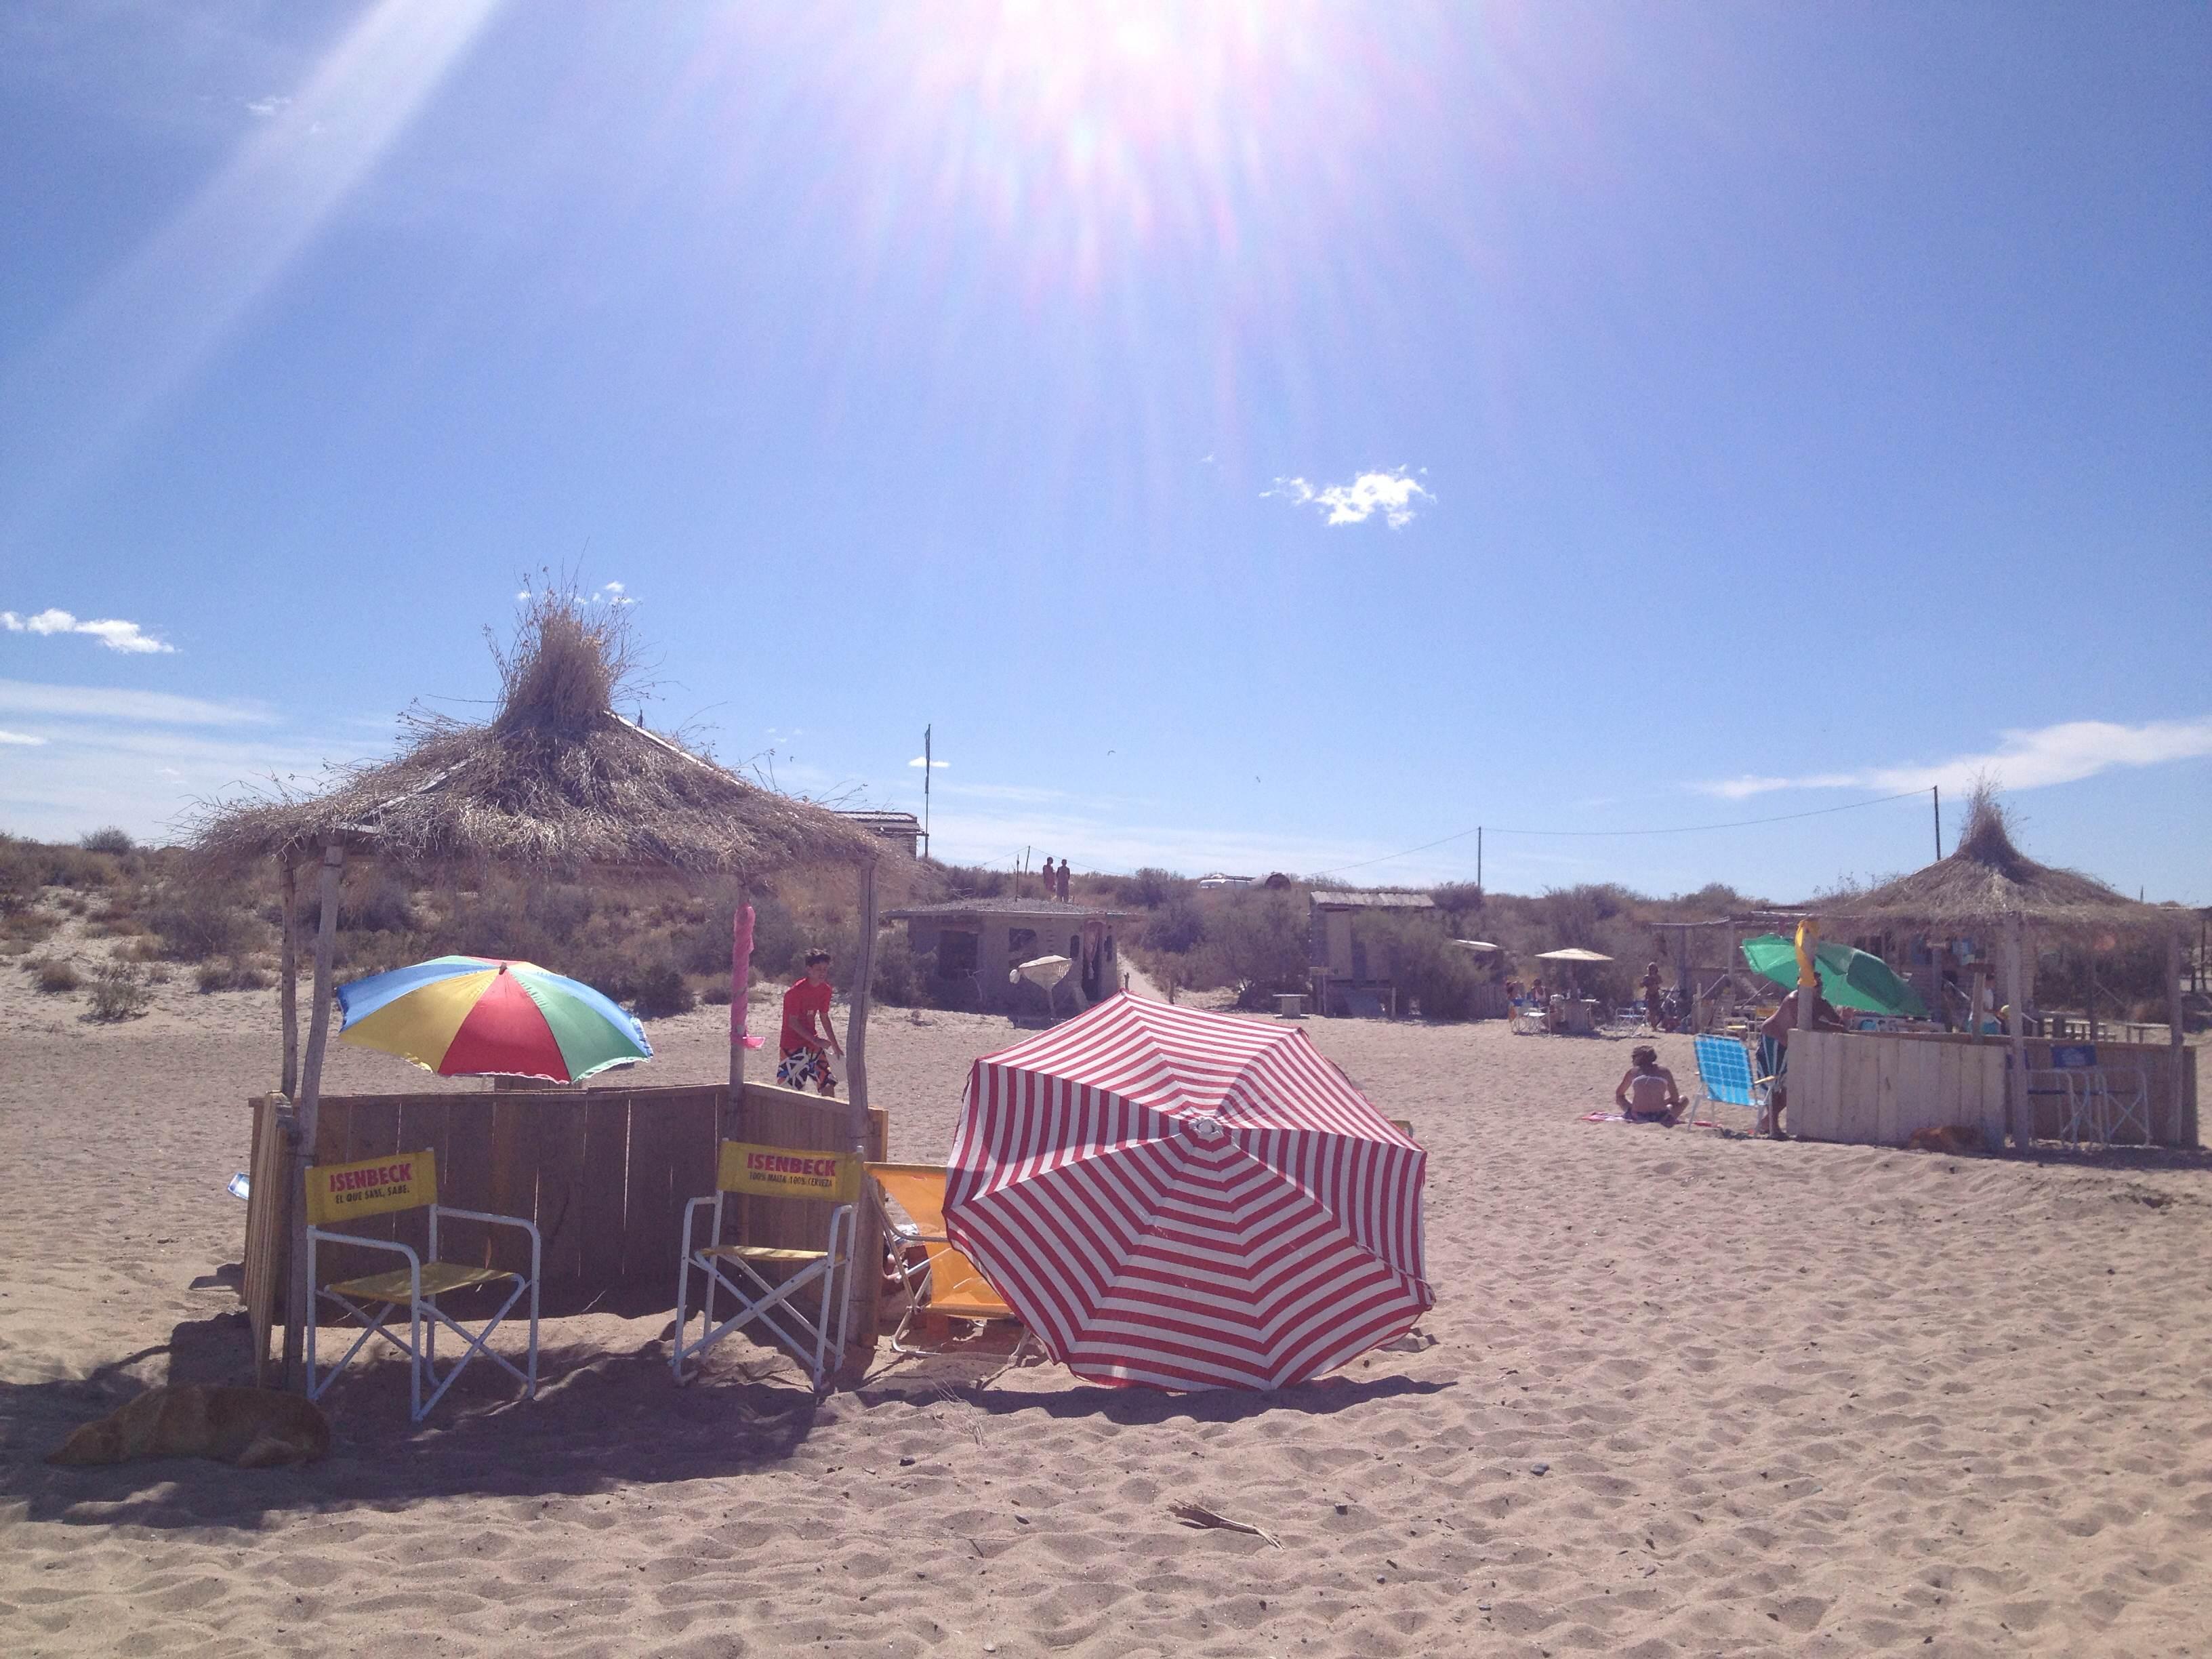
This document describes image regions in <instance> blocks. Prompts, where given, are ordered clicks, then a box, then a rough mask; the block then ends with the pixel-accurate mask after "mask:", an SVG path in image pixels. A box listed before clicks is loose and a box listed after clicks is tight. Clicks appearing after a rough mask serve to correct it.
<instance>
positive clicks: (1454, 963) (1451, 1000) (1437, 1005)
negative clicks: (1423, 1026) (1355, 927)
mask: <svg viewBox="0 0 2212 1659" xmlns="http://www.w3.org/2000/svg"><path fill="white" fill-rule="evenodd" d="M1368 937H1369V946H1368V948H1369V949H1370V951H1376V950H1377V949H1378V947H1379V953H1380V956H1381V957H1382V960H1383V964H1384V966H1385V969H1386V970H1387V971H1388V973H1389V975H1390V978H1391V980H1392V981H1393V982H1394V983H1395V985H1396V986H1397V987H1398V993H1399V998H1400V1003H1401V1007H1403V1006H1407V1005H1408V1004H1410V1005H1412V1006H1415V1007H1418V1009H1419V1012H1420V1015H1421V1018H1424V1019H1472V1018H1474V1005H1475V997H1476V994H1477V990H1478V988H1479V987H1480V986H1481V985H1482V983H1483V977H1484V976H1483V973H1482V970H1481V969H1479V968H1477V967H1476V966H1475V964H1474V960H1473V958H1472V957H1469V956H1468V953H1467V952H1466V951H1462V949H1460V947H1459V946H1458V945H1454V944H1453V943H1452V942H1451V939H1449V937H1448V936H1447V935H1446V934H1445V933H1444V932H1443V929H1442V928H1441V927H1438V926H1437V923H1436V922H1435V921H1434V920H1432V919H1431V918H1428V917H1422V916H1387V917H1382V918H1378V919H1377V920H1376V921H1375V922H1374V923H1373V924H1371V925H1370V927H1369V929H1368Z"/></svg>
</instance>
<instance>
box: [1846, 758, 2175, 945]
mask: <svg viewBox="0 0 2212 1659" xmlns="http://www.w3.org/2000/svg"><path fill="white" fill-rule="evenodd" d="M1815 908H1820V909H1827V908H1830V907H1826V906H1816V907H1815ZM1832 908H1833V910H1834V911H1835V912H1837V913H1840V914H1842V915H1848V917H1849V918H1850V920H1851V921H1867V922H1872V923H1876V924H1879V925H1882V926H1887V927H1911V928H1916V929H1921V930H1924V931H1927V932H1930V933H1970V932H1972V930H1974V929H1976V928H1978V927H1979V928H1987V927H1990V926H1992V925H1994V924H1997V923H2001V922H2002V921H2005V920H2006V919H2008V918H2009V917H2013V916H2017V917H2019V918H2020V919H2021V921H2023V922H2025V923H2026V924H2027V925H2028V926H2029V927H2035V928H2039V929H2041V930H2043V931H2045V932H2050V933H2112V932H2118V931H2132V932H2142V931H2146V930H2155V931H2164V930H2168V929H2171V928H2173V927H2179V926H2180V925H2181V922H2182V919H2183V917H2184V915H2185V913H2184V912H2180V911H2177V910H2170V909H2168V908H2165V907H2163V906H2160V905H2155V904H2141V903H2138V902H2136V901H2135V900H2134V899H2131V898H2130V897H2128V896H2127V895H2125V894H2124V893H2120V892H2116V891H2115V890H2112V888H2110V887H2107V886H2106V885H2105V884H2104V883H2103V882H2101V881H2098V880H2096V879H2095V878H2093V877H2090V876H2085V875H2083V874H2081V872H2079V871H2076V870H2059V869H2055V868H2053V867H2052V866H2050V865H2047V864H2038V863H2037V862H2036V861H2035V860H2033V859H2032V858H2029V857H2028V856H2027V854H2024V853H2022V852H2021V850H2020V849H2019V848H2017V847H2015V846H2014V845H2013V842H2012V834H2011V831H2010V829H2009V826H2008V824H2007V823H2006V817H2005V811H2004V809H2003V807H2002V806H2001V805H1999V804H1998V802H1997V800H1996V795H1995V793H1994V792H1993V791H1991V790H1990V789H1988V788H1980V789H1977V790H1976V791H1975V792H1974V794H1973V797H1972V800H1971V801H1970V803H1969V804H1968V806H1967V811H1966V827H1965V829H1963V830H1962V831H1961V833H1960V836H1959V845H1958V847H1957V848H1955V849H1954V851H1953V852H1952V853H1951V854H1950V855H1949V856H1948V858H1943V859H1940V860H1937V861H1936V862H1935V863H1934V864H1931V865H1929V866H1927V867H1926V868H1925V869H1922V870H1916V871H1914V872H1912V873H1911V875H1909V876H1900V877H1899V878H1897V879H1896V880H1895V881H1892V882H1887V883H1885V884H1883V885H1881V886H1880V887H1877V888H1875V889H1874V890H1872V891H1871V892H1867V893H1862V894H1860V895H1858V896H1857V897H1855V898H1851V899H1850V900H1846V901H1839V902H1837V903H1836V904H1835V905H1834V906H1833V907H1832Z"/></svg>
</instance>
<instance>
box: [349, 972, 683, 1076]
mask: <svg viewBox="0 0 2212 1659" xmlns="http://www.w3.org/2000/svg"><path fill="white" fill-rule="evenodd" d="M338 1007H339V1009H340V1010H341V1011H342V1012H343V1016H344V1018H343V1020H342V1021H341V1023H340V1024H339V1026H338V1040H339V1041H340V1042H352V1043H358V1044H359V1045H360V1046H361V1047H362V1048H381V1049H383V1050H384V1052H385V1053H386V1054H398V1056H399V1057H400V1058H401V1059H402V1060H412V1061H414V1062H415V1064H416V1065H417V1066H421V1067H422V1069H423V1070H424V1071H426V1072H436V1073H439V1074H440V1075H441V1076H443V1077H487V1076H495V1075H496V1076H502V1077H539V1078H547V1079H550V1080H551V1081H553V1082H555V1083H581V1082H582V1081H583V1080H584V1079H586V1078H587V1077H590V1076H591V1075H592V1073H595V1072H604V1071H605V1070H606V1069H607V1067H608V1066H621V1065H623V1064H625V1063H627V1062H629V1061H630V1060H651V1059H652V1058H653V1045H652V1044H651V1043H649V1042H647V1041H646V1040H645V1028H644V1027H643V1026H641V1025H640V1024H638V1023H637V1021H636V1020H635V1019H633V1018H630V1016H629V1015H628V1014H626V1013H624V1012H623V1011H622V1010H621V1008H619V1007H618V1006H616V1005H615V1004H614V1003H613V1002H612V1001H611V1000H609V999H608V998H606V997H605V996H603V995H601V994H599V992H597V991H594V990H593V989H592V987H590V986H588V985H586V984H583V983H582V982H580V981H577V980H573V979H565V978H563V977H562V975H559V974H554V973H548V972H547V971H546V970H545V969H543V968H540V967H539V966H538V964H537V963H534V962H505V961H501V959H500V958H498V957H436V958H435V959H433V960H432V961H429V962H418V963H416V964H415V965H414V966H413V967H411V968H395V969H392V971H391V972H390V973H388V974H376V975H371V976H370V977H369V978H368V979H357V980H356V981H353V983H352V984H350V985H341V986H339V987H338Z"/></svg>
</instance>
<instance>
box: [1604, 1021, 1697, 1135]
mask: <svg viewBox="0 0 2212 1659" xmlns="http://www.w3.org/2000/svg"><path fill="white" fill-rule="evenodd" d="M1628 1057H1629V1059H1630V1060H1632V1061H1633V1062H1634V1063H1633V1064H1632V1065H1631V1066H1629V1068H1628V1070H1627V1072H1626V1074H1624V1075H1623V1076H1622V1078H1621V1079H1620V1085H1619V1086H1618V1087H1617V1088H1615V1089H1614V1090H1613V1104H1614V1105H1616V1106H1618V1107H1620V1112H1621V1115H1622V1116H1623V1117H1625V1118H1626V1119H1627V1120H1628V1121H1630V1122H1631V1123H1662V1124H1664V1125H1666V1127H1668V1128H1670V1129H1671V1128H1673V1127H1674V1126H1675V1125H1676V1124H1677V1123H1680V1121H1682V1109H1683V1108H1684V1107H1685V1106H1686V1104H1687V1102H1686V1101H1685V1100H1684V1099H1683V1098H1682V1091H1680V1089H1679V1088H1677V1087H1675V1085H1674V1073H1672V1072H1670V1071H1668V1069H1667V1068H1666V1067H1665V1066H1662V1065H1661V1064H1660V1063H1659V1051H1658V1050H1657V1049H1656V1048H1653V1047H1652V1046H1651V1045H1650V1043H1648V1042H1639V1043H1638V1044H1637V1046H1636V1047H1635V1048H1632V1049H1630V1050H1629V1053H1628Z"/></svg>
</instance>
